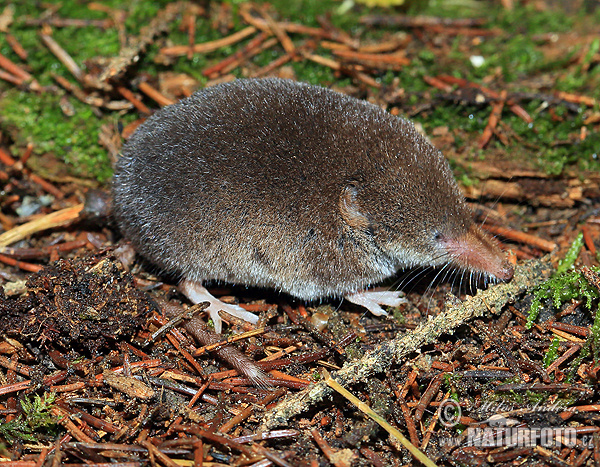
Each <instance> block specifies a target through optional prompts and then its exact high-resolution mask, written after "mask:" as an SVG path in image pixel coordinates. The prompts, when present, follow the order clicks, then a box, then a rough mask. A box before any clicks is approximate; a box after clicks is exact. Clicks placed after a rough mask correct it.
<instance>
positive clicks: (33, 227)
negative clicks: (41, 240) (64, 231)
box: [0, 203, 83, 252]
mask: <svg viewBox="0 0 600 467" xmlns="http://www.w3.org/2000/svg"><path fill="white" fill-rule="evenodd" d="M82 209H83V203H82V204H77V205H75V206H71V207H70V208H65V209H61V210H60V211H56V212H53V213H51V214H47V215H45V216H44V217H40V218H39V219H35V220H33V221H31V222H27V223H26V224H23V225H19V226H17V227H15V228H14V229H11V230H9V231H8V232H4V233H3V234H2V235H0V252H4V251H5V248H6V247H7V246H8V245H10V244H11V243H15V242H18V241H19V240H23V239H24V238H26V237H28V236H30V235H33V234H34V233H36V232H40V231H42V230H47V229H52V228H54V227H59V226H63V225H67V224H69V223H71V222H72V221H74V220H75V219H77V218H78V217H79V213H80V212H81V210H82Z"/></svg>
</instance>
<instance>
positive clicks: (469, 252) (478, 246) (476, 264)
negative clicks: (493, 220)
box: [440, 224, 514, 282]
mask: <svg viewBox="0 0 600 467" xmlns="http://www.w3.org/2000/svg"><path fill="white" fill-rule="evenodd" d="M440 243H441V244H442V245H443V247H444V248H445V249H446V251H447V252H448V254H449V256H450V258H451V262H452V263H454V264H456V265H457V266H459V267H461V268H464V269H469V270H471V271H479V272H482V273H484V274H487V275H488V276H492V277H495V278H496V279H498V280H500V281H504V282H508V281H510V280H511V279H512V278H513V275H514V268H513V266H512V264H510V263H509V262H508V261H507V259H506V257H505V254H504V252H503V251H502V250H501V249H500V248H499V247H498V245H497V244H496V243H495V242H494V240H493V239H492V238H490V237H489V236H488V235H487V234H485V233H484V232H483V231H482V230H481V229H480V228H479V227H477V226H476V225H474V224H473V225H472V226H471V227H470V228H469V230H468V231H467V232H466V233H464V234H462V235H460V236H459V237H457V238H443V239H441V240H440Z"/></svg>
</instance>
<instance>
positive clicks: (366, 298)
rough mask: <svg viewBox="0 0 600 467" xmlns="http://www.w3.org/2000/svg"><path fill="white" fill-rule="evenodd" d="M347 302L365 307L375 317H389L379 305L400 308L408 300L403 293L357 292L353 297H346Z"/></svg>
mask: <svg viewBox="0 0 600 467" xmlns="http://www.w3.org/2000/svg"><path fill="white" fill-rule="evenodd" d="M345 298H346V300H348V301H349V302H352V303H354V304H356V305H360V306H364V307H365V308H366V309H367V310H369V311H370V312H371V313H373V314H374V315H375V316H387V312H386V311H385V310H384V309H383V308H381V307H380V306H379V305H387V306H399V305H401V304H402V303H406V302H407V301H408V300H406V298H404V297H403V296H402V292H392V291H384V292H369V291H364V292H357V293H355V294H352V295H346V297H345Z"/></svg>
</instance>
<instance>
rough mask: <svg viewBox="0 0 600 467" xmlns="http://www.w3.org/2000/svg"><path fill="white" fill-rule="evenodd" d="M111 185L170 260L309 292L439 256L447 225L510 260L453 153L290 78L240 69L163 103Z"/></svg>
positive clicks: (198, 270)
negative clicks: (484, 235) (463, 186)
mask: <svg viewBox="0 0 600 467" xmlns="http://www.w3.org/2000/svg"><path fill="white" fill-rule="evenodd" d="M114 198H115V212H116V217H117V220H118V222H119V225H120V227H121V230H122V232H123V234H124V235H125V236H126V237H127V238H129V239H130V240H131V241H132V242H133V243H134V245H135V247H136V249H137V250H138V252H139V253H141V254H142V255H144V256H145V257H147V258H148V259H150V260H151V261H152V262H154V263H155V264H157V265H158V266H160V267H161V268H162V269H163V270H165V271H169V272H175V273H178V274H180V275H181V276H183V277H184V278H186V279H191V280H197V281H202V280H206V279H216V280H222V281H226V282H231V283H239V284H247V285H257V286H264V287H272V288H275V289H277V290H281V291H283V292H287V293H290V294H291V295H294V296H297V297H299V298H303V299H315V298H318V297H323V296H333V295H338V296H339V295H344V294H347V293H351V292H355V291H357V290H360V289H363V288H365V287H367V286H368V285H370V284H373V283H376V282H378V281H380V280H382V279H384V278H385V277H388V276H390V275H392V274H394V273H395V272H396V271H397V270H398V269H399V268H401V267H405V266H415V265H434V266H435V265H440V264H444V263H446V262H448V261H450V260H451V258H450V257H449V256H448V255H449V252H448V249H447V248H446V247H445V246H444V245H445V244H444V243H443V242H442V239H450V240H452V239H458V238H468V239H471V240H472V241H473V242H477V245H476V247H475V248H473V249H474V250H475V251H485V252H486V254H485V255H483V257H484V259H483V260H482V261H473V260H472V259H471V260H470V262H468V263H467V266H470V267H472V268H473V269H476V270H480V271H482V272H484V273H486V274H489V275H494V274H496V272H497V271H498V270H499V268H500V266H499V265H500V264H502V263H503V259H502V254H501V252H500V251H499V250H498V248H497V247H496V246H495V245H494V244H493V243H491V242H489V241H488V240H487V239H486V240H485V241H482V239H481V238H480V237H478V236H477V235H469V234H468V232H469V230H470V229H471V226H472V220H471V213H470V212H469V210H468V208H467V206H466V205H465V202H464V200H463V197H462V195H461V193H460V191H459V189H458V187H457V185H456V183H455V181H454V178H453V176H452V173H451V171H450V168H449V166H448V164H447V162H446V160H445V159H444V158H443V156H442V155H441V154H440V152H439V151H437V150H436V149H435V148H434V147H433V146H432V145H431V144H430V143H428V142H427V141H426V139H425V138H423V137H422V136H421V135H420V134H419V133H418V132H417V131H416V130H415V128H414V126H413V125H412V124H411V123H410V122H408V121H406V120H402V119H400V118H396V117H394V116H392V115H390V114H388V113H386V112H384V111H383V110H381V109H379V108H378V107H376V106H374V105H371V104H369V103H366V102H363V101H359V100H357V99H354V98H351V97H348V96H346V95H343V94H339V93H336V92H333V91H330V90H328V89H325V88H320V87H315V86H309V85H306V84H302V83H297V82H294V81H288V80H280V79H265V80H238V81H234V82H232V83H228V84H222V85H218V86H215V87H213V88H208V89H205V90H203V91H200V92H198V93H196V94H194V95H193V96H191V97H190V98H188V99H185V100H183V101H181V102H179V103H177V104H175V105H172V106H169V107H166V108H164V109H162V110H161V111H159V112H157V113H156V114H155V115H153V116H152V117H150V118H149V119H148V120H147V121H146V122H145V123H144V124H143V125H142V126H141V127H140V128H139V129H138V130H137V132H136V133H135V134H134V135H133V136H132V137H131V139H130V140H129V141H128V143H127V144H126V145H125V147H124V149H123V155H122V157H121V158H120V160H119V162H118V164H117V168H116V174H115V178H114ZM450 243H452V242H450ZM478 249H479V250H478ZM454 262H455V263H456V264H457V265H458V266H464V264H463V263H461V261H457V260H456V259H455V260H454Z"/></svg>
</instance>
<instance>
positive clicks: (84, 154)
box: [0, 89, 114, 180]
mask: <svg viewBox="0 0 600 467" xmlns="http://www.w3.org/2000/svg"><path fill="white" fill-rule="evenodd" d="M59 101H60V96H58V95H54V94H50V93H44V94H41V95H38V94H31V93H24V92H21V91H19V90H16V89H11V90H9V91H7V92H6V93H4V94H3V96H2V98H1V99H0V122H1V124H2V126H3V127H5V128H7V129H8V130H10V133H11V134H12V135H13V137H14V138H15V142H16V144H17V146H19V147H23V146H25V145H26V144H27V143H28V142H32V143H33V144H34V151H35V153H37V154H44V153H47V152H50V153H53V154H55V155H56V156H57V157H58V158H59V159H61V160H63V161H65V163H66V164H67V165H68V166H69V168H70V170H71V172H72V173H74V174H76V175H78V176H83V177H90V176H91V177H96V178H98V179H100V180H107V179H108V178H109V177H110V175H111V173H112V172H111V165H110V162H109V160H108V157H107V154H106V151H105V149H104V148H103V147H102V146H100V145H99V143H98V134H99V131H100V127H101V126H102V124H103V123H106V122H107V121H108V118H106V119H99V118H97V117H96V116H95V115H94V114H93V112H92V110H91V107H90V106H88V105H85V104H83V103H81V102H79V101H77V100H75V99H74V98H71V99H69V101H70V103H71V104H72V105H73V107H74V109H75V115H74V116H73V117H67V116H65V115H64V114H63V113H62V111H61V110H60V102H59ZM111 118H114V117H111Z"/></svg>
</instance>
